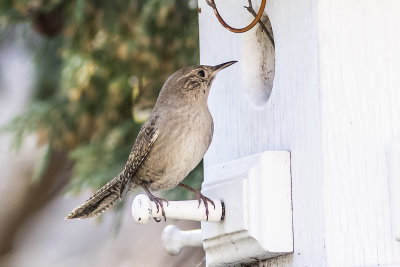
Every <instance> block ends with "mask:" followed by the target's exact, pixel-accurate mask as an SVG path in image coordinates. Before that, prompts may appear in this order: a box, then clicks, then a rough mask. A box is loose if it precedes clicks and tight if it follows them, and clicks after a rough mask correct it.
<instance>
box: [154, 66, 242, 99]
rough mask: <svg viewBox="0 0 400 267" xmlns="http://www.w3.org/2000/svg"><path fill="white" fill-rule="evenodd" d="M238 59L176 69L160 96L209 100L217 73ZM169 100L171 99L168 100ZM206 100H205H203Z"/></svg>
mask: <svg viewBox="0 0 400 267" xmlns="http://www.w3.org/2000/svg"><path fill="white" fill-rule="evenodd" d="M236 62H237V61H229V62H225V63H222V64H218V65H216V66H207V65H198V66H190V67H186V68H183V69H180V70H178V71H176V72H175V73H174V74H172V75H171V76H170V77H169V78H168V80H167V81H166V82H165V84H164V86H163V88H162V90H161V92H160V97H159V98H164V100H167V99H168V100H172V101H179V99H183V100H182V101H184V102H186V103H187V101H193V100H199V101H201V100H205V102H207V98H208V93H209V91H210V87H211V84H212V82H213V80H214V78H215V76H216V75H217V73H218V72H219V71H221V70H223V69H225V68H227V67H229V66H230V65H232V64H234V63H236ZM168 102H169V101H168ZM203 102H204V101H203Z"/></svg>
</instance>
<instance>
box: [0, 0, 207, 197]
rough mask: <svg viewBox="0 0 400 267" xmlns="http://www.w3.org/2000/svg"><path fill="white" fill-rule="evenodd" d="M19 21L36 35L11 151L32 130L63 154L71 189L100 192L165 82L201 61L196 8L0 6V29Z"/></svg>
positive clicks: (91, 3)
mask: <svg viewBox="0 0 400 267" xmlns="http://www.w3.org/2000/svg"><path fill="white" fill-rule="evenodd" d="M23 22H25V23H26V22H29V23H30V25H31V29H32V30H33V31H35V32H37V33H38V34H39V35H40V36H42V37H41V38H40V39H41V40H40V45H38V46H36V47H35V50H36V51H35V53H36V56H35V65H36V75H35V90H34V93H33V95H32V98H31V102H30V103H29V105H28V106H27V108H26V111H25V112H24V113H23V114H21V115H20V116H18V117H17V118H15V119H14V120H13V121H12V122H11V123H10V124H9V125H8V126H7V127H6V128H7V130H9V131H12V132H13V133H14V136H15V145H16V146H18V145H19V146H20V145H21V144H22V141H23V139H24V137H25V136H26V135H29V134H32V133H35V134H37V136H38V140H39V143H40V144H41V145H46V146H48V149H47V150H48V153H47V155H46V156H45V159H46V158H49V157H48V154H49V153H51V151H54V150H62V151H68V153H69V155H70V158H71V159H72V160H73V161H74V167H73V180H72V182H71V183H70V186H69V189H68V190H69V191H70V192H71V191H72V192H79V191H80V190H82V189H86V188H93V189H98V188H99V187H100V186H102V185H103V184H105V183H106V182H107V181H108V180H110V179H111V178H113V177H114V176H115V175H116V174H117V173H119V171H121V170H122V169H123V167H124V165H125V162H126V160H127V157H128V154H129V152H130V149H131V147H132V145H133V142H134V140H135V137H136V135H137V133H138V131H139V129H140V127H141V125H142V123H143V122H144V120H145V119H146V116H147V115H148V114H149V111H150V110H151V108H152V106H153V105H154V103H155V99H156V97H157V95H158V92H159V90H160V89H161V86H162V84H163V82H164V81H165V80H166V78H167V77H168V76H169V75H170V74H172V73H173V72H174V71H176V70H177V69H179V68H181V67H184V66H187V65H193V64H198V61H199V52H198V51H199V48H198V24H197V9H195V8H191V7H190V6H189V4H188V1H186V0H138V1H134V0H132V1H129V0H114V1H110V0H73V1H68V0H2V1H1V2H0V25H2V27H1V30H2V31H3V32H4V31H6V29H7V28H9V27H11V26H12V25H15V24H16V23H23ZM0 38H1V35H0ZM21 78H23V77H21ZM44 161H45V160H44ZM44 161H43V160H42V162H41V166H42V165H43V162H44ZM44 165H45V164H44ZM39 169H43V168H39ZM201 179H202V168H201V167H198V168H196V169H195V171H194V172H193V173H192V175H191V177H189V178H188V180H189V182H188V184H190V185H192V186H194V187H197V188H199V186H200V183H201ZM183 194H185V193H184V191H181V190H176V191H173V192H172V193H171V194H170V195H169V197H171V198H172V199H174V198H182V197H185V196H184V195H183ZM187 196H188V195H186V197H187Z"/></svg>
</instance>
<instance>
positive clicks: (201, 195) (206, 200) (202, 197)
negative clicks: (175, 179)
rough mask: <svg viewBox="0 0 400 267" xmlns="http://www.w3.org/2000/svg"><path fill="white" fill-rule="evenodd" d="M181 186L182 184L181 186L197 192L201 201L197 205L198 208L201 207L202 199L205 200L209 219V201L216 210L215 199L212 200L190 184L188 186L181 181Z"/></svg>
mask: <svg viewBox="0 0 400 267" xmlns="http://www.w3.org/2000/svg"><path fill="white" fill-rule="evenodd" d="M179 186H181V187H183V188H185V189H187V190H189V191H192V192H194V193H196V197H197V200H198V201H199V205H198V206H197V208H200V205H201V201H203V202H204V207H205V208H206V216H207V221H208V214H209V211H208V202H210V203H211V204H212V205H213V206H214V210H215V204H214V201H212V200H211V199H209V198H208V197H206V196H204V195H203V194H202V193H201V192H200V191H199V190H196V189H193V188H191V187H189V186H187V185H185V184H183V183H180V184H179Z"/></svg>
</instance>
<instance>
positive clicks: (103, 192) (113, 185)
mask: <svg viewBox="0 0 400 267" xmlns="http://www.w3.org/2000/svg"><path fill="white" fill-rule="evenodd" d="M122 175H123V172H121V173H120V174H118V175H117V176H116V177H115V178H114V179H112V180H111V181H110V182H108V183H107V184H106V185H105V186H103V187H102V188H100V189H99V190H97V192H96V193H95V194H94V195H93V196H92V197H91V198H89V199H88V200H86V201H85V203H83V204H82V205H80V206H79V207H77V208H76V209H75V210H74V211H72V212H71V213H70V214H69V215H68V216H67V217H66V219H74V218H80V219H86V218H92V217H96V216H98V215H100V214H101V213H102V212H104V211H105V210H106V209H108V208H109V207H111V206H113V205H114V204H115V203H116V202H117V201H118V200H119V199H120V198H121V195H122V194H123V192H125V191H126V190H125V187H126V183H127V182H126V180H125V179H123V177H122Z"/></svg>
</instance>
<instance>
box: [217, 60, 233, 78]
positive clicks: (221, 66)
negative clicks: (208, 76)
mask: <svg viewBox="0 0 400 267" xmlns="http://www.w3.org/2000/svg"><path fill="white" fill-rule="evenodd" d="M236 62H237V61H236V60H234V61H228V62H225V63H222V64H219V65H216V66H214V67H212V70H213V74H214V75H215V74H217V73H218V72H219V71H220V70H223V69H225V68H227V67H229V66H230V65H233V64H235V63H236Z"/></svg>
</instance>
